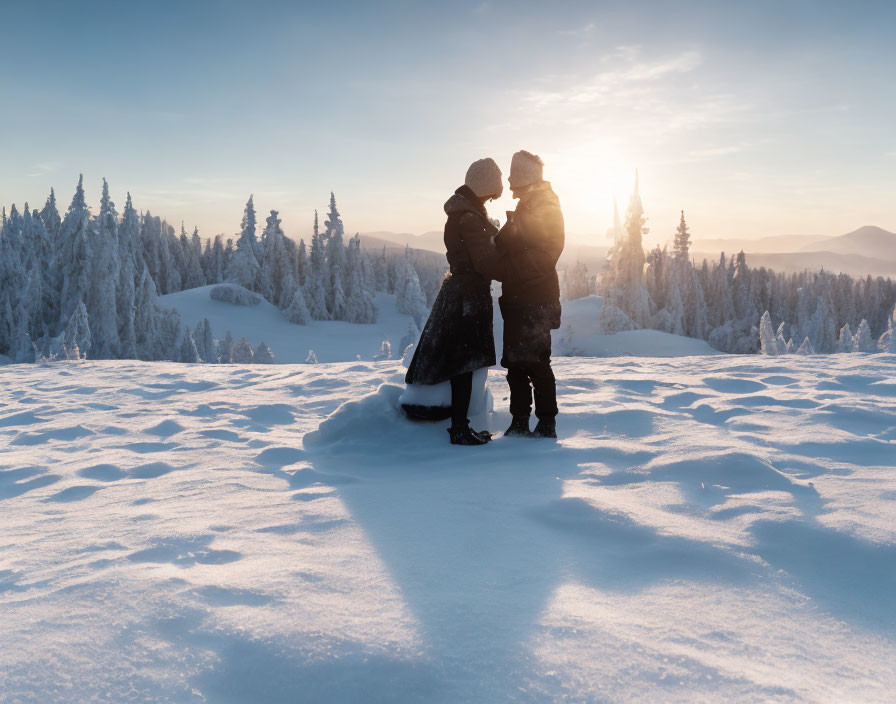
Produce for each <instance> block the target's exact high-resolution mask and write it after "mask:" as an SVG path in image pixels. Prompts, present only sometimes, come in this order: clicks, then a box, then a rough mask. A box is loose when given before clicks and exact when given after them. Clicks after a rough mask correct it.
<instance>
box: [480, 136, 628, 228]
mask: <svg viewBox="0 0 896 704" xmlns="http://www.w3.org/2000/svg"><path fill="white" fill-rule="evenodd" d="M541 157H542V158H543V159H544V161H545V168H544V177H545V179H547V180H548V181H550V182H551V184H552V186H553V188H554V191H555V192H556V193H557V195H558V196H559V197H560V203H561V205H562V207H563V212H564V214H565V215H566V218H567V221H566V230H567V233H568V234H571V235H572V236H573V237H575V236H576V235H579V236H582V237H583V240H584V239H587V240H588V241H589V242H590V243H594V238H595V236H597V237H598V238H599V239H602V238H603V236H604V233H605V232H606V230H607V228H609V227H611V226H612V225H613V200H614V199H616V201H617V203H618V205H619V213H620V216H621V217H624V215H625V208H626V205H627V204H628V200H629V197H630V195H631V192H632V186H633V184H634V178H635V168H636V164H635V162H634V160H633V159H631V158H628V157H626V155H625V154H624V152H623V151H622V150H621V149H620V148H619V146H617V145H616V144H614V143H611V142H609V141H592V142H587V143H586V144H584V145H582V146H579V147H577V148H575V149H569V150H564V151H560V152H555V153H543V154H541ZM505 178H506V174H505ZM515 207H516V201H514V200H513V197H512V196H511V193H510V190H509V189H507V188H505V191H504V194H503V195H502V196H501V198H500V199H498V200H496V201H493V202H492V203H489V204H488V209H489V212H490V214H491V215H492V217H496V218H498V219H499V220H501V222H503V221H504V219H505V217H506V216H505V212H504V211H506V210H513V209H514V208H515Z"/></svg>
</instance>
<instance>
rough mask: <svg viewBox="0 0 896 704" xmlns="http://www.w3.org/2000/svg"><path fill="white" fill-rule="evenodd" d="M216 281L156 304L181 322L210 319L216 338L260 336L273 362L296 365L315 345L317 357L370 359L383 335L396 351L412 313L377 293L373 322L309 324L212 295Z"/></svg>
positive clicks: (272, 308)
mask: <svg viewBox="0 0 896 704" xmlns="http://www.w3.org/2000/svg"><path fill="white" fill-rule="evenodd" d="M213 288H214V286H203V287H201V288H194V289H191V290H189V291H181V292H180V293H171V294H168V295H167V296H161V297H160V298H159V304H160V305H162V306H165V307H167V308H174V309H175V310H177V311H178V312H179V313H180V314H181V317H182V318H183V319H184V321H185V322H186V323H187V324H188V325H189V326H190V327H191V328H195V327H196V324H197V323H198V322H199V321H200V320H202V319H203V318H208V320H209V323H211V327H212V335H213V336H214V337H215V338H223V337H224V334H225V332H226V331H227V330H230V332H231V333H232V334H233V337H234V339H237V338H240V337H245V338H247V339H248V340H249V342H251V343H252V345H253V347H254V346H257V345H258V343H259V342H262V341H264V342H265V343H267V345H268V346H269V347H270V348H271V350H272V351H273V353H274V361H275V362H278V363H284V364H298V363H300V362H304V361H305V360H306V358H307V357H308V350H314V353H315V355H316V356H317V360H318V361H319V362H345V361H348V360H352V359H355V358H356V357H357V355H361V358H362V359H367V360H370V359H373V356H374V355H376V354H379V352H380V347H381V345H382V342H383V340H389V342H390V344H391V345H392V347H393V348H394V349H395V351H396V352H395V353H396V354H397V353H398V343H399V342H400V341H401V338H402V337H403V336H404V335H405V334H406V333H407V331H408V323H409V321H410V320H411V318H410V317H409V316H407V315H405V314H404V313H399V312H398V311H397V310H396V309H395V296H392V295H389V294H386V293H380V294H377V295H376V296H375V297H374V303H375V304H376V306H377V308H378V310H379V313H378V316H377V322H376V323H374V324H373V325H358V324H353V323H346V322H343V321H337V320H324V321H311V322H309V323H308V324H307V325H294V324H293V323H290V322H289V321H288V320H287V319H286V318H285V317H284V316H283V313H281V312H280V311H279V310H278V309H277V308H276V306H273V305H271V304H270V303H268V302H267V301H265V300H264V299H262V301H261V303H259V304H258V305H256V306H240V305H233V304H232V303H225V302H223V301H216V300H213V299H212V298H211V296H210V292H211V289H213Z"/></svg>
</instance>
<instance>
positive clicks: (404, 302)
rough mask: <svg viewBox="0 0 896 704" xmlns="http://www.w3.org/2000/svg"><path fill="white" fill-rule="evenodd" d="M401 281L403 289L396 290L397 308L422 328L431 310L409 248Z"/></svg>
mask: <svg viewBox="0 0 896 704" xmlns="http://www.w3.org/2000/svg"><path fill="white" fill-rule="evenodd" d="M399 281H400V282H401V284H400V285H401V289H400V290H398V291H396V300H395V305H396V308H398V312H399V313H404V314H405V315H409V316H411V318H413V320H414V323H415V324H416V325H417V327H418V328H422V327H423V325H424V323H425V321H426V317H427V315H428V313H429V310H428V309H427V307H426V298H425V297H424V295H423V291H422V290H421V289H420V280H419V279H418V278H417V271H416V269H414V265H413V264H412V263H411V259H410V253H409V250H405V257H404V271H403V274H402V276H401V278H400V279H399Z"/></svg>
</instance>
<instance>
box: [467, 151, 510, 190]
mask: <svg viewBox="0 0 896 704" xmlns="http://www.w3.org/2000/svg"><path fill="white" fill-rule="evenodd" d="M464 183H465V184H466V185H467V186H468V187H469V188H470V190H471V191H473V193H475V194H476V195H477V196H479V197H480V198H485V197H486V196H493V197H495V198H498V197H499V196H500V195H501V193H502V192H503V191H504V186H503V184H502V183H501V169H499V168H498V165H497V164H496V163H495V160H494V159H489V158H488V157H486V158H485V159H479V161H474V162H473V163H472V164H470V168H469V169H467V176H466V178H465V179H464Z"/></svg>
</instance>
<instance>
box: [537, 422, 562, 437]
mask: <svg viewBox="0 0 896 704" xmlns="http://www.w3.org/2000/svg"><path fill="white" fill-rule="evenodd" d="M532 437H533V438H556V437H557V421H556V419H554V418H542V419H540V420H539V421H538V423H537V424H536V426H535V430H533V431H532Z"/></svg>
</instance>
